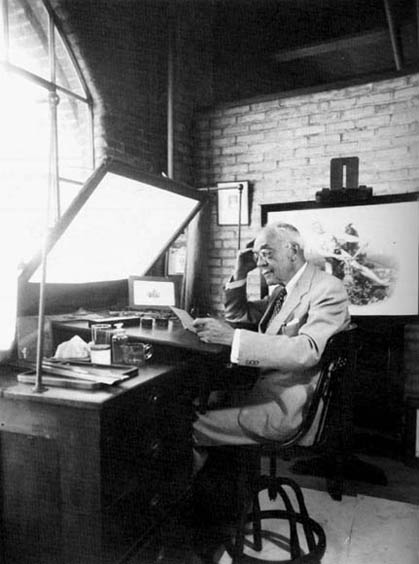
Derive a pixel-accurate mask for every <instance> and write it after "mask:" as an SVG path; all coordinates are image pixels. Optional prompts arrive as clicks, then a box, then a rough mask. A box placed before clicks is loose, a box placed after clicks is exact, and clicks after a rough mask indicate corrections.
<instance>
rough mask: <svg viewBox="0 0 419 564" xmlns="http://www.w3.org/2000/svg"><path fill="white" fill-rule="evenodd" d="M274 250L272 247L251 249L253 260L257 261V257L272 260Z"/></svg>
mask: <svg viewBox="0 0 419 564" xmlns="http://www.w3.org/2000/svg"><path fill="white" fill-rule="evenodd" d="M273 256H274V251H273V250H272V249H261V250H260V251H253V260H254V261H255V262H256V263H257V262H258V260H259V259H261V260H262V261H264V262H266V261H267V260H272V259H273Z"/></svg>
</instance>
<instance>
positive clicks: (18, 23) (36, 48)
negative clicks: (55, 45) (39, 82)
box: [8, 0, 50, 80]
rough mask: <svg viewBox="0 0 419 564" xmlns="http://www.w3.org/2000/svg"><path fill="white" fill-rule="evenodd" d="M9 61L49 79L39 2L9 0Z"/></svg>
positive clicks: (45, 18) (44, 21)
mask: <svg viewBox="0 0 419 564" xmlns="http://www.w3.org/2000/svg"><path fill="white" fill-rule="evenodd" d="M8 14H9V17H8V22H9V61H10V63H12V64H13V65H16V66H18V67H21V68H23V69H25V70H27V71H30V72H32V73H33V74H36V75H37V76H41V77H42V78H45V79H46V80H49V79H50V64H49V55H48V13H47V11H46V9H45V7H44V5H43V2H42V0H31V1H30V2H29V1H27V0H9V3H8Z"/></svg>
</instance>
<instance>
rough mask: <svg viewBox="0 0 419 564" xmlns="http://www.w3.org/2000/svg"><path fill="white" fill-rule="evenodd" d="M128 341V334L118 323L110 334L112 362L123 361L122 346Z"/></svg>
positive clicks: (120, 362)
mask: <svg viewBox="0 0 419 564" xmlns="http://www.w3.org/2000/svg"><path fill="white" fill-rule="evenodd" d="M127 343H128V335H127V334H126V332H125V331H124V329H122V325H120V324H118V325H117V329H116V331H115V332H114V334H113V335H112V362H113V364H122V363H123V346H124V345H126V344H127Z"/></svg>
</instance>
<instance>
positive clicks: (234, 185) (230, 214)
mask: <svg viewBox="0 0 419 564" xmlns="http://www.w3.org/2000/svg"><path fill="white" fill-rule="evenodd" d="M240 187H241V188H240ZM240 193H241V196H240ZM240 206H241V215H240V218H241V220H240V224H241V225H249V183H248V182H247V181H241V180H239V181H236V182H218V183H217V223H218V225H238V223H239V207H240Z"/></svg>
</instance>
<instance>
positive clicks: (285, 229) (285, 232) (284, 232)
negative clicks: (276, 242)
mask: <svg viewBox="0 0 419 564" xmlns="http://www.w3.org/2000/svg"><path fill="white" fill-rule="evenodd" d="M263 231H265V232H267V233H274V234H275V235H276V236H277V237H278V239H280V240H281V241H286V242H288V243H294V244H296V245H298V246H299V248H300V249H301V250H303V249H304V242H303V238H302V237H301V234H300V232H299V231H298V229H297V228H296V227H294V225H291V224H290V223H283V222H279V223H269V224H268V225H265V227H264V228H263Z"/></svg>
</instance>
